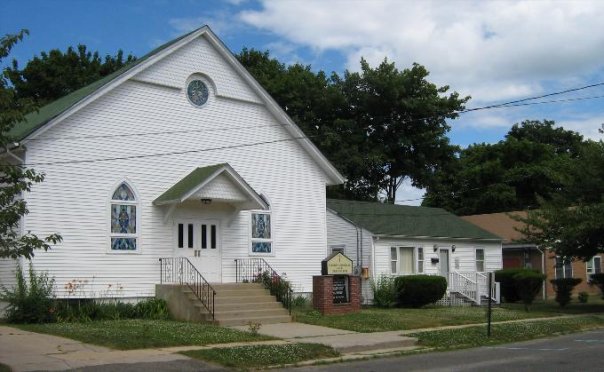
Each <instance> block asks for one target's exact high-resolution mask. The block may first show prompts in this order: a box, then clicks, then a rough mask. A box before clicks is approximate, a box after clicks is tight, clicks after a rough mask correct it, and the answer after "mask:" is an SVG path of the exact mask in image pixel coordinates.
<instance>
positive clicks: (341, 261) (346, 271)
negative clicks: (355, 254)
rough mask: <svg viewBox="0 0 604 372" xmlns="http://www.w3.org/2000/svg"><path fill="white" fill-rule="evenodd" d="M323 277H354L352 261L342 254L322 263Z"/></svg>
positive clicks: (338, 253)
mask: <svg viewBox="0 0 604 372" xmlns="http://www.w3.org/2000/svg"><path fill="white" fill-rule="evenodd" d="M321 275H352V260H351V259H350V258H348V257H346V256H345V255H343V254H342V253H340V252H336V253H333V254H332V255H330V256H329V257H327V258H326V259H324V260H323V261H322V262H321Z"/></svg>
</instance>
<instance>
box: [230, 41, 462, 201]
mask: <svg viewBox="0 0 604 372" xmlns="http://www.w3.org/2000/svg"><path fill="white" fill-rule="evenodd" d="M238 58H239V60H240V61H241V62H242V64H243V65H244V66H245V67H246V68H247V69H248V70H249V71H250V73H251V74H252V75H253V76H254V77H255V78H256V79H257V80H258V81H259V82H260V83H261V85H263V86H264V87H265V88H266V89H267V91H268V92H269V93H270V94H271V95H272V96H273V98H275V100H276V101H277V102H278V103H279V104H280V105H281V106H282V107H283V108H284V109H285V110H286V112H287V113H288V114H289V115H290V116H291V117H292V118H293V119H294V121H295V122H296V123H297V124H298V125H299V126H300V127H301V128H302V130H303V131H304V132H305V134H306V135H308V136H309V137H310V138H311V139H312V140H313V141H314V143H315V144H316V145H317V146H318V147H319V148H320V149H321V151H322V152H323V153H324V154H326V156H327V157H328V158H329V159H330V160H331V161H332V162H333V163H334V164H335V165H336V167H337V168H338V169H339V170H340V171H341V172H342V173H343V174H344V175H345V176H346V178H347V179H348V182H347V183H346V185H345V186H343V187H335V188H332V189H330V190H329V195H330V196H331V197H346V198H353V199H361V200H376V199H378V198H380V197H381V196H383V197H385V199H386V200H387V201H389V202H394V200H395V198H396V192H397V190H398V188H399V187H400V185H401V184H402V182H403V181H404V180H405V179H406V178H409V179H411V181H412V183H413V184H414V185H415V186H418V187H425V186H427V185H429V184H431V182H432V180H433V176H434V173H435V172H436V171H437V170H438V169H439V168H441V167H443V166H445V165H446V163H448V162H449V161H450V160H451V158H452V156H453V154H454V150H455V147H454V146H451V145H450V144H449V140H448V138H447V136H446V133H447V132H448V130H449V126H448V124H447V122H446V120H447V119H453V118H455V117H456V116H457V114H456V112H457V111H459V110H462V109H463V108H464V104H465V103H466V102H467V100H468V99H469V97H465V98H461V97H459V95H458V94H457V93H455V92H453V93H450V94H447V92H448V90H449V87H448V86H443V87H438V86H436V85H434V84H432V83H430V82H429V81H428V80H427V78H428V71H427V70H426V69H425V68H424V67H423V66H421V65H418V64H414V65H413V66H412V67H411V68H409V69H404V70H402V71H401V70H398V69H397V68H396V66H395V65H394V63H390V62H388V61H386V60H385V61H384V62H382V63H381V64H380V65H379V66H377V67H375V68H372V67H370V66H369V64H368V63H367V62H366V61H365V60H361V71H360V72H350V71H346V72H345V73H344V74H343V75H342V76H339V75H337V74H335V73H333V74H331V75H330V76H327V75H326V74H325V73H324V72H322V71H319V72H316V73H315V72H313V71H312V69H311V68H310V66H303V65H299V64H294V65H290V66H285V65H284V64H282V63H280V62H278V61H277V60H275V59H273V58H271V57H270V55H269V53H268V52H258V51H255V50H243V51H242V52H241V53H240V54H239V55H238Z"/></svg>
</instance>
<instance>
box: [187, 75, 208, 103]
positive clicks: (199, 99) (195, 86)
mask: <svg viewBox="0 0 604 372" xmlns="http://www.w3.org/2000/svg"><path fill="white" fill-rule="evenodd" d="M187 96H188V97H189V100H190V101H191V103H192V104H194V105H195V106H200V107H201V106H203V105H204V104H205V103H206V102H207V101H208V96H209V91H208V86H207V85H206V84H205V83H204V82H203V81H201V80H193V81H191V82H190V83H189V86H188V87H187Z"/></svg>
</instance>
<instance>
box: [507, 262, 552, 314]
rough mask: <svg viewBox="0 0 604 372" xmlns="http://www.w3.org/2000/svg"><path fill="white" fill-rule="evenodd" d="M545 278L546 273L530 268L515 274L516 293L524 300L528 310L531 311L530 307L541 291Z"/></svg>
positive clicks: (525, 307)
mask: <svg viewBox="0 0 604 372" xmlns="http://www.w3.org/2000/svg"><path fill="white" fill-rule="evenodd" d="M545 278H546V276H545V275H543V274H540V273H536V272H534V271H530V270H524V271H521V272H518V273H517V274H516V275H514V276H513V279H514V284H515V285H516V293H517V294H518V297H520V300H522V303H523V304H524V309H525V310H526V311H529V307H530V305H531V304H532V303H533V301H534V300H535V297H536V296H537V294H538V293H539V290H540V289H541V287H542V285H543V281H544V280H545Z"/></svg>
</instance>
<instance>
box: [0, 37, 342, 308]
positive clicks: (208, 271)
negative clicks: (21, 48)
mask: <svg viewBox="0 0 604 372" xmlns="http://www.w3.org/2000/svg"><path fill="white" fill-rule="evenodd" d="M12 134H13V136H14V137H15V138H16V140H17V143H16V145H15V147H14V148H12V149H10V151H9V152H5V153H4V154H2V157H1V159H2V161H3V162H9V161H10V162H13V163H14V162H17V163H20V164H25V165H27V166H28V167H31V168H33V169H35V170H36V171H38V172H42V173H44V174H46V179H45V181H44V182H43V183H40V184H37V185H35V187H33V189H32V191H31V192H30V193H27V194H25V195H23V197H24V198H25V200H26V201H27V205H28V208H29V211H30V213H29V214H28V215H27V216H26V218H24V219H23V223H22V229H23V231H31V232H32V233H35V234H37V235H38V236H46V235H48V234H51V233H55V232H56V233H59V234H61V235H62V237H63V241H62V242H61V243H60V244H57V245H56V246H54V247H53V248H52V249H51V250H49V251H47V252H42V251H39V252H36V253H35V257H34V259H33V260H32V262H33V266H34V268H35V270H37V271H47V272H48V274H49V276H51V277H54V278H55V280H56V285H57V296H58V297H59V298H61V297H63V298H65V297H70V296H72V297H91V298H94V297H107V296H109V297H117V298H141V297H148V296H153V295H154V291H155V285H156V284H157V283H159V282H160V274H162V273H161V272H160V270H162V268H160V263H159V262H160V261H159V260H160V258H175V257H186V258H188V260H189V261H190V262H192V264H193V265H194V266H195V267H196V269H197V270H198V271H199V272H200V273H202V274H203V276H204V277H205V278H206V279H207V281H208V282H210V283H231V282H234V281H235V280H236V269H237V265H240V266H239V268H241V267H244V265H245V264H246V262H248V261H249V260H251V259H260V258H261V259H264V260H265V261H266V262H267V263H268V264H269V265H270V266H271V267H272V268H273V269H274V270H275V271H276V272H278V273H279V274H285V275H286V277H287V279H288V280H289V281H290V282H291V283H292V284H293V287H294V290H295V291H299V292H310V291H311V290H312V276H313V275H318V274H319V273H320V267H321V264H320V263H321V260H322V259H324V258H325V256H326V252H327V236H326V214H325V208H326V197H325V187H326V186H327V185H336V184H341V183H342V182H343V181H344V178H343V177H342V175H341V174H340V173H338V171H337V170H336V169H335V168H334V167H333V166H332V165H331V164H330V163H329V162H328V161H327V159H326V158H325V157H324V156H323V155H322V154H321V153H320V152H319V151H318V149H317V148H316V147H315V146H314V145H313V144H312V143H311V141H309V140H308V139H307V138H306V137H305V136H304V134H303V133H302V132H301V130H300V129H299V128H298V127H297V126H296V125H295V124H294V123H293V122H292V120H291V119H290V118H289V117H288V116H287V114H285V112H284V111H283V110H281V108H280V107H279V106H278V105H277V104H276V103H275V101H273V99H272V98H271V97H270V96H269V95H268V94H267V93H266V91H265V90H264V89H263V88H262V87H260V85H259V84H258V83H257V82H256V81H255V80H254V79H253V78H252V76H251V75H250V74H249V73H248V72H247V71H246V69H245V68H244V67H243V66H241V65H240V64H239V62H238V61H237V59H236V58H235V57H234V56H233V54H232V53H231V52H230V51H229V50H228V49H227V48H226V47H225V45H224V44H223V43H222V42H221V41H220V40H219V39H218V38H217V37H216V35H215V34H214V33H212V31H211V30H210V29H209V28H208V27H202V28H200V29H197V30H195V31H193V32H191V33H189V34H187V35H184V36H182V37H179V38H178V39H176V40H173V41H171V42H169V43H167V44H166V45H163V46H161V47H159V48H158V49H156V50H154V51H152V52H151V53H149V54H148V55H146V56H144V57H143V58H140V59H139V60H137V61H136V63H134V64H132V65H129V66H127V67H126V68H124V69H122V70H120V71H118V72H116V73H114V74H112V75H110V76H108V77H106V78H104V79H102V80H101V81H98V82H96V83H94V84H92V85H90V86H87V87H84V88H82V89H80V90H78V91H76V92H73V93H71V94H70V95H68V96H66V97H64V98H61V99H59V100H58V101H56V102H54V103H51V104H49V105H48V106H45V107H42V108H41V109H40V111H39V112H37V113H32V114H30V115H28V116H27V121H26V122H24V123H21V124H19V125H18V126H17V127H16V128H15V129H14V131H13V133H12ZM302 196H303V197H302ZM236 260H239V261H237V262H236ZM18 264H20V265H27V261H26V260H23V261H20V262H19V263H18ZM14 267H15V262H14V261H9V260H4V261H2V262H1V263H0V281H1V282H2V284H8V285H10V284H11V283H12V282H13V281H14V276H13V271H14ZM164 269H166V268H164ZM163 274H164V275H165V272H164V273H163Z"/></svg>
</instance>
